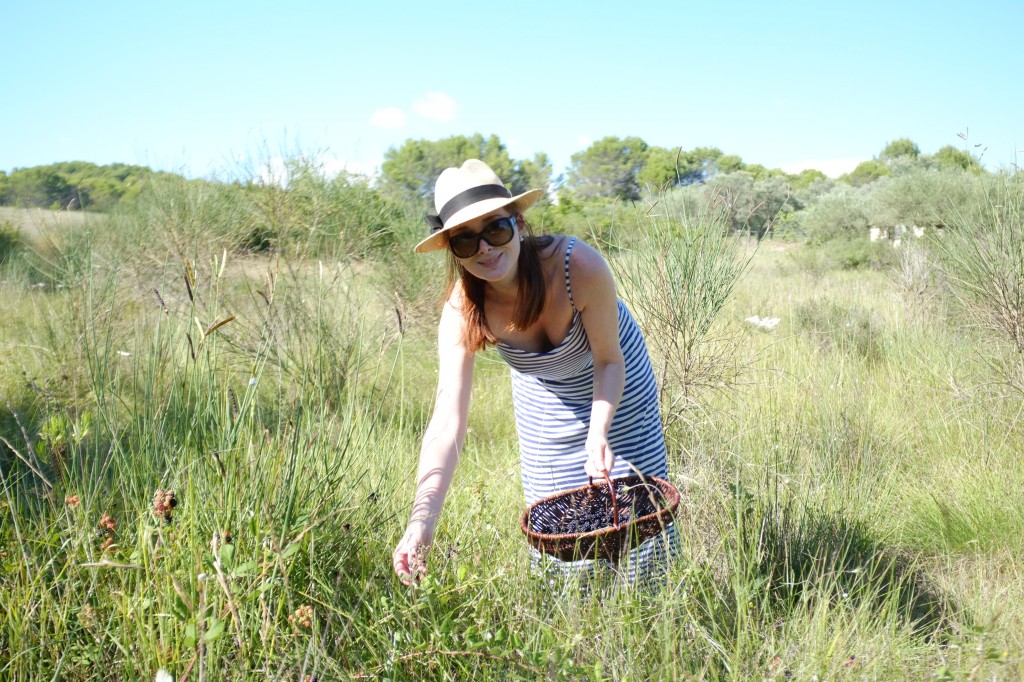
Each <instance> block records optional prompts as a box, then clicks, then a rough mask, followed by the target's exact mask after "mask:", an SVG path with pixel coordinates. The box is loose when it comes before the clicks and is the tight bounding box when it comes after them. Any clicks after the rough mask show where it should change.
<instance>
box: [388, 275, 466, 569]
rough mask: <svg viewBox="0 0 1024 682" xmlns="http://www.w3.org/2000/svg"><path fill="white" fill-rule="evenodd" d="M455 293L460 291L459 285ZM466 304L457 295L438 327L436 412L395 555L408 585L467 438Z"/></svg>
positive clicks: (421, 560)
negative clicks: (409, 511)
mask: <svg viewBox="0 0 1024 682" xmlns="http://www.w3.org/2000/svg"><path fill="white" fill-rule="evenodd" d="M455 291H456V292H458V291H459V289H458V287H456V290H455ZM461 307H462V297H461V295H459V294H457V293H453V294H452V296H451V297H450V298H449V299H448V301H447V302H446V303H445V306H444V310H443V311H442V313H441V323H440V325H439V326H438V333H437V347H438V355H439V366H438V380H437V395H436V396H435V398H434V413H433V415H432V416H431V418H430V424H429V425H428V426H427V430H426V432H425V433H424V434H423V445H422V446H421V448H420V463H419V467H418V471H417V475H416V480H417V484H416V497H415V499H414V500H413V505H412V514H411V516H410V519H409V525H408V527H407V528H406V531H405V535H404V536H403V537H402V539H401V540H400V541H399V543H398V546H397V547H395V553H394V556H393V564H394V568H395V573H397V574H398V575H399V577H400V578H401V579H402V582H404V583H406V584H409V583H410V582H411V580H412V579H413V578H416V577H418V576H419V575H420V574H422V573H423V572H425V570H426V554H427V551H428V549H429V547H430V543H431V541H432V540H433V538H434V529H435V527H436V525H437V518H438V516H439V515H440V513H441V507H442V506H443V505H444V499H445V496H446V495H447V493H448V486H449V485H451V482H452V476H453V475H454V473H455V465H456V464H457V463H458V459H459V452H460V451H461V450H462V443H463V440H465V437H466V425H467V421H468V416H469V396H470V391H471V389H472V386H473V358H474V355H473V353H471V352H469V351H467V350H466V347H465V344H464V342H463V331H462V325H463V317H462V312H461V310H460V309H461Z"/></svg>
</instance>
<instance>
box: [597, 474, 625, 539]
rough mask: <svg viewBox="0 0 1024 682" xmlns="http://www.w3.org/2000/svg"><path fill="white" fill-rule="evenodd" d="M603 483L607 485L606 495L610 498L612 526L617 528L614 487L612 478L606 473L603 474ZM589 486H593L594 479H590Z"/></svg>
mask: <svg viewBox="0 0 1024 682" xmlns="http://www.w3.org/2000/svg"><path fill="white" fill-rule="evenodd" d="M604 480H605V483H607V484H608V494H609V495H611V498H612V526H613V527H618V525H619V503H618V502H616V501H615V486H614V485H612V477H611V475H609V473H608V472H607V471H606V472H604ZM590 485H594V477H593V476H591V477H590Z"/></svg>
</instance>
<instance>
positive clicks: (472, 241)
mask: <svg viewBox="0 0 1024 682" xmlns="http://www.w3.org/2000/svg"><path fill="white" fill-rule="evenodd" d="M448 246H449V247H450V248H451V250H452V253H454V254H455V255H456V256H458V257H459V258H470V257H472V255H473V254H474V253H476V252H477V249H479V248H480V235H478V234H458V235H455V236H454V237H452V238H451V239H449V240H448Z"/></svg>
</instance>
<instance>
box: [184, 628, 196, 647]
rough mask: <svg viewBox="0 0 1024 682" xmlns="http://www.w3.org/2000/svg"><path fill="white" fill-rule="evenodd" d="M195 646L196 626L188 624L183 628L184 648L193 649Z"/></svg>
mask: <svg viewBox="0 0 1024 682" xmlns="http://www.w3.org/2000/svg"><path fill="white" fill-rule="evenodd" d="M195 646H196V624H195V623H189V624H188V625H186V626H185V648H186V649H193V648H195Z"/></svg>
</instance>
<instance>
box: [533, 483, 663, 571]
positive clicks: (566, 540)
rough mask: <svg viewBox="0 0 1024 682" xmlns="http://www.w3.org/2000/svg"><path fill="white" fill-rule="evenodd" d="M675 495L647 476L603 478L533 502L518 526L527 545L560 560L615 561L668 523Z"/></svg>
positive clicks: (657, 532)
mask: <svg viewBox="0 0 1024 682" xmlns="http://www.w3.org/2000/svg"><path fill="white" fill-rule="evenodd" d="M678 506H679V491H678V490H677V489H676V487H675V486H674V485H672V484H671V483H669V482H668V481H666V480H663V479H660V478H655V477H653V476H648V477H646V478H644V477H640V476H627V477H625V478H619V479H616V480H614V481H613V480H611V479H605V482H604V483H598V484H596V485H595V484H594V480H593V479H591V480H590V484H589V485H585V486H582V487H579V488H574V489H572V490H567V491H565V492H562V493H558V494H557V495H552V496H550V497H545V498H544V499H542V500H538V501H537V502H534V503H533V504H531V505H530V506H529V507H527V509H526V511H525V512H523V517H522V520H521V522H520V527H521V528H522V530H523V533H525V534H526V540H527V542H529V543H530V544H531V545H532V546H534V547H536V548H537V549H538V550H540V551H541V552H544V553H545V554H548V555H551V556H553V557H555V558H557V559H560V560H562V561H574V560H579V559H591V560H592V559H597V558H602V559H607V560H609V561H613V562H614V561H618V560H619V558H620V557H621V556H622V555H623V554H625V553H626V552H628V551H629V550H630V549H631V548H633V547H636V546H637V545H639V544H640V543H642V542H643V541H644V540H647V539H650V538H652V537H654V536H655V535H657V534H659V533H661V531H662V530H663V529H664V528H665V526H667V525H668V524H669V523H671V522H672V518H673V515H674V513H675V510H676V508H677V507H678Z"/></svg>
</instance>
